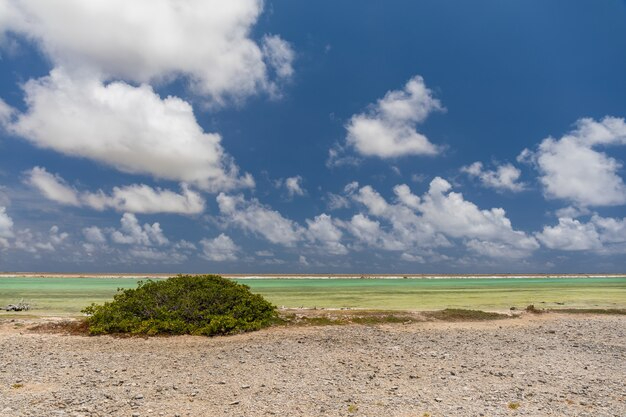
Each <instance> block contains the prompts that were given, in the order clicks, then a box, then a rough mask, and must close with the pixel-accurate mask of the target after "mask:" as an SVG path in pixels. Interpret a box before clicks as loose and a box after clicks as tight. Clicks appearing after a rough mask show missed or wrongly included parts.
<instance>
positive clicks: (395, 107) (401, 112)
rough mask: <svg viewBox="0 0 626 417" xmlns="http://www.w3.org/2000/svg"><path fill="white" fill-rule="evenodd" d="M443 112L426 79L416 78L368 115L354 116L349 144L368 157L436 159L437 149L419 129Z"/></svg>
mask: <svg viewBox="0 0 626 417" xmlns="http://www.w3.org/2000/svg"><path fill="white" fill-rule="evenodd" d="M443 110H444V108H443V106H442V105H441V103H440V102H439V100H437V99H436V98H434V97H433V95H432V91H431V90H429V89H428V88H427V87H426V85H425V84H424V80H423V78H422V77H420V76H415V77H413V78H411V79H410V80H409V81H408V82H407V83H406V85H405V86H404V89H402V90H394V91H389V92H387V94H385V96H384V97H383V98H382V99H380V100H378V101H377V103H376V104H375V105H372V106H371V108H370V109H369V111H368V112H366V113H360V114H356V115H354V116H352V118H351V119H350V121H349V122H348V124H347V125H346V130H347V131H348V132H347V137H346V142H347V143H348V145H350V146H352V147H353V148H354V149H355V150H356V151H357V152H358V153H359V154H361V155H364V156H377V157H380V158H395V157H399V156H405V155H435V154H437V153H439V149H438V148H437V146H435V145H433V144H432V143H431V142H430V141H429V140H428V138H427V137H426V136H424V135H423V134H421V133H418V132H417V131H416V130H415V126H416V125H417V124H419V123H422V122H423V121H424V120H425V119H426V118H427V117H428V115H429V114H430V113H432V112H433V111H443Z"/></svg>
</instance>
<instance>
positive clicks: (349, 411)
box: [348, 404, 359, 413]
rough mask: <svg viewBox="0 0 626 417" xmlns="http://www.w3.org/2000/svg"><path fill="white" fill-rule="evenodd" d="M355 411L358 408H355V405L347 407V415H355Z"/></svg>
mask: <svg viewBox="0 0 626 417" xmlns="http://www.w3.org/2000/svg"><path fill="white" fill-rule="evenodd" d="M357 411H359V407H357V405H356V404H350V405H349V406H348V413H356V412H357Z"/></svg>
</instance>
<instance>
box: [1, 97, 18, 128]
mask: <svg viewBox="0 0 626 417" xmlns="http://www.w3.org/2000/svg"><path fill="white" fill-rule="evenodd" d="M15 113H16V112H15V109H14V108H13V107H11V106H9V105H8V104H7V103H6V102H5V101H4V100H2V99H1V98H0V128H2V127H4V126H6V125H7V124H8V123H9V122H10V121H11V119H12V118H13V116H14V115H15Z"/></svg>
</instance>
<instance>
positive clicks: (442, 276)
mask: <svg viewBox="0 0 626 417" xmlns="http://www.w3.org/2000/svg"><path fill="white" fill-rule="evenodd" d="M214 274H217V275H221V276H223V277H224V278H232V279H266V278H272V279H337V278H339V279H450V278H456V279H463V278H490V279H497V278H503V279H511V278H611V277H625V276H626V273H621V274H614V273H612V274H602V273H593V274H282V273H281V274H253V273H250V274H246V273H241V274H220V273H218V272H215V273H214ZM175 275H177V273H170V274H167V273H92V272H86V273H76V272H71V273H62V272H1V273H0V278H9V277H11V278H13V277H18V278H20V277H23V278H133V279H141V278H144V279H150V278H168V277H172V276H175ZM190 275H203V274H190Z"/></svg>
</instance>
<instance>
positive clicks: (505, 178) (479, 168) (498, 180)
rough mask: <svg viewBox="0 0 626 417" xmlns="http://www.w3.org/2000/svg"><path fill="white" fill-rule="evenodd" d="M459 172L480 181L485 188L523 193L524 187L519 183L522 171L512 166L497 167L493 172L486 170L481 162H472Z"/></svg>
mask: <svg viewBox="0 0 626 417" xmlns="http://www.w3.org/2000/svg"><path fill="white" fill-rule="evenodd" d="M461 171H462V172H464V173H466V174H468V175H469V176H470V177H474V178H477V179H479V180H480V183H481V184H482V185H483V186H484V187H487V188H493V189H495V190H498V191H513V192H519V191H523V190H524V188H525V186H524V184H523V183H521V182H519V178H520V176H521V174H522V171H520V170H519V168H516V167H515V166H513V164H510V163H509V164H503V165H498V166H497V167H496V169H495V170H486V169H484V168H483V164H482V162H474V163H473V164H471V165H468V166H465V167H462V168H461Z"/></svg>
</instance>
